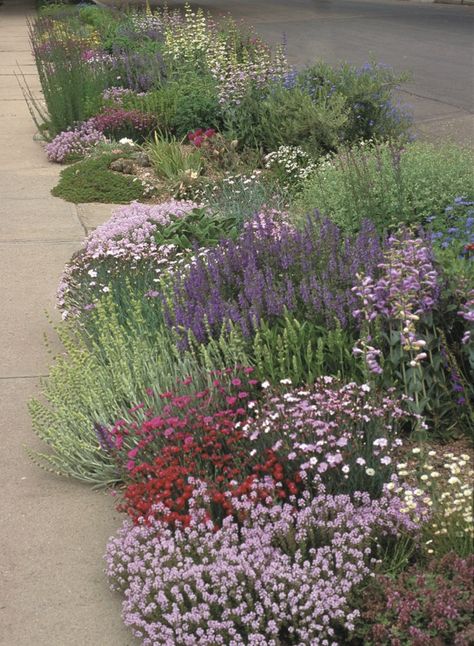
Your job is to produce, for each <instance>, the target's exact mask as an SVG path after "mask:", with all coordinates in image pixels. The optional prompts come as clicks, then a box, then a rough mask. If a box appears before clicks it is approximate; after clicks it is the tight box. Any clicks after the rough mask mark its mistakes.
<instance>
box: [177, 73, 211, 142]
mask: <svg viewBox="0 0 474 646" xmlns="http://www.w3.org/2000/svg"><path fill="white" fill-rule="evenodd" d="M165 88H166V89H165V90H164V91H165V94H171V96H173V95H174V97H175V99H174V100H175V111H174V114H173V116H172V117H171V119H170V128H171V129H172V131H173V132H174V133H175V134H176V136H177V137H184V136H186V134H187V133H188V132H190V131H191V130H195V129H196V128H216V129H219V128H220V126H221V124H222V117H221V107H220V105H219V99H218V95H217V88H216V83H215V81H214V79H213V78H212V77H211V76H209V75H207V74H206V75H198V74H195V73H190V72H188V73H187V74H185V75H184V76H182V77H180V78H179V80H177V81H172V82H170V83H169V84H168V85H167V86H165Z"/></svg>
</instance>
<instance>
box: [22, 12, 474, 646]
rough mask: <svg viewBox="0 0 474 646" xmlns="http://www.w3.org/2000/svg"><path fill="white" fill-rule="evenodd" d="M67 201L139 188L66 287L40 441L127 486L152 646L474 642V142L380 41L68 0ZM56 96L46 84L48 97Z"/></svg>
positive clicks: (36, 420)
mask: <svg viewBox="0 0 474 646" xmlns="http://www.w3.org/2000/svg"><path fill="white" fill-rule="evenodd" d="M31 36H32V44H33V51H34V54H35V58H36V62H37V66H38V71H39V74H40V79H41V82H42V87H43V92H44V97H45V102H46V111H45V110H44V109H41V108H40V106H38V105H37V104H35V102H34V101H33V102H32V103H31V107H32V111H33V113H34V114H35V117H36V119H37V122H38V125H39V127H40V129H41V132H42V133H43V136H44V138H45V139H46V140H47V143H46V144H45V153H46V154H47V155H48V158H49V159H50V160H51V162H52V163H62V164H65V165H66V166H65V168H64V170H63V171H62V173H61V179H60V182H59V184H58V186H57V187H56V188H55V189H54V190H53V194H54V195H57V196H58V197H62V198H63V199H67V200H70V201H72V202H76V203H80V202H93V201H97V202H115V203H123V204H124V205H125V206H121V207H120V208H119V209H117V210H116V211H115V212H114V213H113V215H112V217H111V218H110V219H109V220H108V221H107V222H105V223H104V224H103V225H101V226H99V227H98V228H97V229H96V230H95V231H93V232H92V233H90V234H89V236H88V237H87V238H86V239H85V241H84V243H83V245H82V247H81V249H80V250H79V251H78V252H77V253H76V254H75V255H74V256H73V258H72V259H71V260H70V262H69V263H68V264H67V266H66V268H65V271H64V274H63V276H62V279H61V282H60V285H59V288H58V306H59V308H60V310H61V313H62V319H63V321H62V323H61V324H60V325H59V326H57V331H58V334H59V337H60V339H61V341H62V343H63V345H64V353H63V354H61V355H60V356H58V357H57V358H56V360H55V362H54V364H53V366H52V367H51V371H50V374H49V376H48V378H47V379H46V380H45V382H44V384H43V398H42V399H41V400H40V399H38V400H34V401H32V402H31V404H30V411H31V415H32V419H33V425H34V428H35V431H36V433H37V434H38V435H39V437H40V438H41V439H42V440H43V441H44V442H45V444H46V445H47V450H45V451H44V452H43V453H41V454H37V453H32V458H33V459H34V460H36V461H37V462H38V463H39V464H40V465H41V466H44V467H46V468H48V469H51V470H53V471H54V472H56V473H58V474H60V475H63V476H69V477H74V478H77V479H79V480H82V481H85V482H89V483H91V484H92V485H94V486H101V487H112V488H113V490H114V491H115V492H116V495H117V507H118V509H119V510H120V511H122V512H123V513H124V516H125V517H126V520H124V522H123V526H122V528H121V530H120V531H119V533H118V534H117V536H116V537H114V538H111V539H110V541H109V544H108V546H107V554H106V568H107V574H108V576H109V578H110V582H111V585H112V588H113V589H116V590H120V591H121V592H122V593H123V594H124V603H123V619H124V621H125V623H126V624H127V625H128V626H130V628H131V629H132V630H133V633H134V634H135V636H136V637H138V638H139V639H140V640H141V642H142V643H143V644H144V646H152V645H153V646H155V645H156V646H158V645H159V644H163V645H169V646H171V645H175V646H181V645H182V646H185V645H200V644H201V645H203V646H204V645H211V644H212V645H213V646H214V645H215V644H225V645H229V646H236V645H237V644H260V645H262V646H263V645H264V646H267V645H268V646H270V645H273V646H290V645H292V644H294V645H297V644H298V645H301V644H305V645H306V644H354V646H355V645H358V644H369V645H370V644H374V645H375V644H387V645H392V646H393V645H395V644H407V645H408V644H413V645H415V646H421V645H423V644H440V645H442V644H446V645H448V644H456V645H457V646H464V645H466V646H467V644H469V643H471V642H472V637H473V630H474V624H473V622H472V614H471V613H470V610H472V592H473V590H472V579H473V574H474V560H473V559H474V557H473V540H474V526H473V518H472V476H473V475H474V471H473V451H472V432H473V428H474V417H473V405H474V399H473V396H474V389H473V376H474V336H473V335H474V330H473V326H474V269H473V254H474V179H473V176H472V163H473V161H474V160H473V155H472V152H471V151H469V150H467V149H463V148H459V147H456V146H452V145H440V146H433V145H429V144H426V143H423V142H417V141H412V140H411V135H410V120H409V118H408V117H407V115H406V114H405V113H404V112H403V110H402V109H401V108H400V107H399V106H396V105H394V103H393V92H394V90H395V88H396V87H397V85H398V83H399V82H400V80H401V79H400V78H396V77H395V76H394V74H393V73H392V71H391V70H389V69H387V68H386V67H384V66H380V65H377V64H376V63H375V62H371V63H370V64H366V65H365V66H363V67H361V68H356V67H352V66H350V65H346V64H341V65H340V66H338V67H336V68H331V67H329V66H327V65H325V64H324V63H317V64H315V65H313V66H310V67H308V68H307V69H304V70H301V71H297V70H294V69H292V68H291V66H290V65H289V64H288V62H287V60H286V56H285V51H284V47H283V46H282V47H281V48H279V49H276V50H271V49H270V48H269V47H268V46H267V45H266V43H264V42H263V41H262V40H261V39H260V38H258V37H257V36H256V35H255V34H254V33H253V31H251V30H243V29H241V28H240V27H239V28H238V27H237V26H236V25H235V23H234V22H233V21H232V20H231V19H230V18H229V19H227V20H225V21H223V22H221V23H219V24H215V23H214V22H213V21H212V19H211V18H210V17H209V16H207V15H206V14H204V13H203V12H200V11H198V12H194V11H193V10H192V9H191V8H189V7H186V8H185V9H184V11H183V12H181V13H180V12H177V11H173V12H171V11H168V10H160V11H158V12H156V13H152V12H150V11H147V12H143V13H139V12H130V13H120V14H118V13H112V12H109V11H107V10H104V9H100V8H98V7H93V6H88V7H64V6H47V7H45V8H43V9H42V11H41V13H40V15H39V17H38V19H37V20H36V21H35V22H34V24H32V26H31ZM30 100H31V97H30Z"/></svg>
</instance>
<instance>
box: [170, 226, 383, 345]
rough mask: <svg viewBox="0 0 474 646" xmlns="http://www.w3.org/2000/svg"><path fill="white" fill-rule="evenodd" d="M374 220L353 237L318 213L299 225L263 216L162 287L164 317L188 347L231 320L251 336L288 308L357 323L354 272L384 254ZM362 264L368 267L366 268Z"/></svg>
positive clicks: (322, 319) (321, 319) (327, 321)
mask: <svg viewBox="0 0 474 646" xmlns="http://www.w3.org/2000/svg"><path fill="white" fill-rule="evenodd" d="M381 253H382V251H381V243H380V241H379V238H378V237H377V235H376V234H375V232H374V230H373V228H372V227H371V226H370V225H367V226H365V227H364V229H363V230H362V231H361V232H360V234H359V235H358V236H357V237H356V238H353V239H349V238H344V236H343V235H342V233H341V231H340V230H339V229H338V228H337V227H336V226H335V225H334V224H332V223H331V222H329V221H328V220H324V219H322V218H320V217H319V215H318V214H314V215H312V216H309V217H308V219H307V222H306V224H305V227H304V228H303V229H302V230H296V229H294V228H293V227H291V226H288V225H286V226H285V225H284V224H283V225H281V224H278V223H275V222H274V219H272V218H271V217H270V216H268V215H265V214H262V215H260V216H259V217H258V218H257V219H256V220H255V221H254V225H253V226H252V225H250V226H248V227H247V228H246V230H245V231H244V233H243V234H242V235H241V236H240V237H239V238H238V239H237V240H236V241H223V242H222V243H221V244H219V245H217V247H215V248H214V249H211V250H209V252H208V253H207V254H206V255H205V256H203V257H199V258H196V259H195V260H194V261H193V262H191V263H190V265H189V267H188V268H187V270H186V271H185V272H183V274H182V275H180V276H175V277H174V280H173V281H172V284H171V286H170V287H168V288H166V289H165V290H164V295H163V300H164V301H165V306H166V317H167V321H168V323H169V325H171V326H172V327H173V328H174V329H175V330H176V331H177V332H178V333H179V334H180V335H181V338H182V342H183V345H186V344H187V339H188V336H189V335H192V337H194V338H195V339H196V340H197V341H198V342H200V343H203V342H206V341H207V340H209V338H212V337H213V336H215V335H219V333H220V332H221V330H222V326H223V325H224V326H225V324H226V323H233V324H235V325H237V326H239V327H240V328H241V330H242V332H243V334H244V336H245V337H247V338H249V337H251V336H252V335H253V333H254V331H255V329H256V327H257V326H258V324H259V322H260V321H261V320H264V319H266V320H268V321H269V322H275V321H276V320H278V319H280V318H281V317H283V316H284V315H285V313H286V312H290V313H294V314H295V315H299V316H300V317H302V318H308V319H309V320H312V321H315V322H318V323H320V324H322V325H325V326H328V327H330V328H333V327H335V326H336V324H339V325H341V326H342V327H343V328H345V327H349V328H351V327H352V326H353V325H354V319H353V317H352V315H351V312H352V310H353V309H355V302H356V297H355V296H354V294H353V293H352V290H351V288H352V284H353V277H354V276H355V275H356V274H357V273H358V272H361V271H366V272H368V273H370V272H371V271H372V269H374V268H375V267H376V266H377V264H378V263H379V262H380V259H381V257H382V256H381ZM363 268H364V269H363Z"/></svg>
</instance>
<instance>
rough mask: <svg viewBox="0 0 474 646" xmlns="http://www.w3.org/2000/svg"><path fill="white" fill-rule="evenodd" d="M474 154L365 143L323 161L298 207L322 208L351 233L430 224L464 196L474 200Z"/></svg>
mask: <svg viewBox="0 0 474 646" xmlns="http://www.w3.org/2000/svg"><path fill="white" fill-rule="evenodd" d="M473 163H474V156H473V153H472V151H469V150H468V149H463V148H459V147H456V146H454V145H443V146H434V145H431V144H427V143H421V142H417V143H413V144H407V145H405V146H401V145H400V144H399V143H382V144H372V143H364V144H361V145H360V146H358V147H355V148H352V149H347V150H344V151H343V152H341V153H340V154H339V155H336V156H335V157H332V158H328V159H327V160H326V161H323V162H321V164H320V165H319V167H318V169H317V171H316V172H315V173H314V174H313V175H312V176H311V177H310V178H309V179H308V180H307V181H306V183H305V186H304V188H303V191H302V195H301V197H300V199H299V200H298V204H297V206H298V207H299V208H300V209H301V212H302V213H307V212H308V211H309V210H311V209H315V208H316V209H319V210H320V211H321V213H323V214H324V215H325V216H327V217H329V218H330V219H331V220H332V221H333V222H335V223H336V224H337V225H339V226H340V227H342V228H343V230H345V231H357V230H358V229H359V228H360V225H361V222H362V221H363V220H365V219H366V218H368V219H370V220H371V221H372V222H373V223H374V225H375V226H376V228H377V230H378V231H381V232H383V231H387V230H394V229H395V230H396V229H398V228H399V227H400V226H402V225H407V226H414V225H417V224H418V225H423V224H425V222H426V220H427V218H429V217H432V216H441V214H442V213H443V212H444V209H445V207H446V206H447V205H448V204H450V203H452V202H453V201H454V199H455V198H456V197H458V196H459V195H464V196H466V199H472V198H473V197H474V175H473V173H472V166H473Z"/></svg>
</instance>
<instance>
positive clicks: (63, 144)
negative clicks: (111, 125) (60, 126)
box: [45, 120, 106, 164]
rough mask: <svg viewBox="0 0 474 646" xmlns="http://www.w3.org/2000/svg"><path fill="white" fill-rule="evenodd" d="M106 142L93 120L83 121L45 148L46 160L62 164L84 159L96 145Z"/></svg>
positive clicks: (58, 136) (61, 133)
mask: <svg viewBox="0 0 474 646" xmlns="http://www.w3.org/2000/svg"><path fill="white" fill-rule="evenodd" d="M103 141H106V138H105V136H104V133H103V132H102V130H100V129H99V128H97V126H96V124H95V122H94V121H93V120H89V121H85V122H84V123H82V124H81V125H79V126H77V127H76V128H73V129H72V130H65V131H64V132H60V133H59V135H56V137H55V138H54V139H53V140H52V141H51V142H50V143H48V144H46V146H45V150H46V155H47V157H48V160H49V161H51V162H56V163H58V164H62V163H64V162H67V161H70V160H73V159H75V158H81V157H84V155H86V154H87V153H88V152H89V151H90V150H91V149H92V148H94V146H96V145H97V144H98V143H100V142H103Z"/></svg>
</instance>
